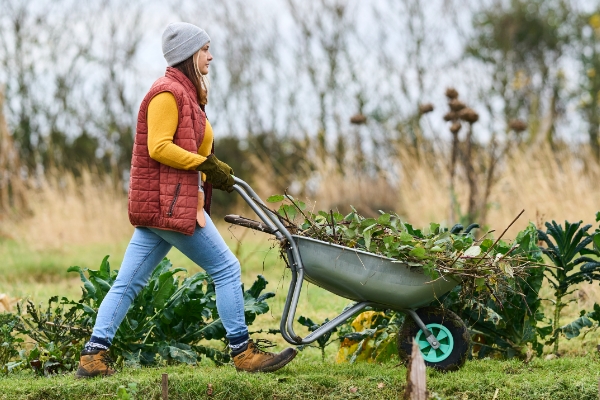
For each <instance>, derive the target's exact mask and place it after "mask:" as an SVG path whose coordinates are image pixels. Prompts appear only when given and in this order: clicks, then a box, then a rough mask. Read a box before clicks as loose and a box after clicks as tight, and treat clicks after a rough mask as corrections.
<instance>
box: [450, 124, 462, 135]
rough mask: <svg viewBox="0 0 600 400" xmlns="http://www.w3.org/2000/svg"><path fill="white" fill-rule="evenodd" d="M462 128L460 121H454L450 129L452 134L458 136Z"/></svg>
mask: <svg viewBox="0 0 600 400" xmlns="http://www.w3.org/2000/svg"><path fill="white" fill-rule="evenodd" d="M460 128H462V124H461V123H460V121H454V123H453V124H452V126H451V127H450V132H452V133H453V134H455V135H456V134H457V133H458V131H460Z"/></svg>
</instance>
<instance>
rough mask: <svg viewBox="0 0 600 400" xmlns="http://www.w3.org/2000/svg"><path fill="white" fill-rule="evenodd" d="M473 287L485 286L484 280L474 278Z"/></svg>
mask: <svg viewBox="0 0 600 400" xmlns="http://www.w3.org/2000/svg"><path fill="white" fill-rule="evenodd" d="M475 286H477V287H478V288H481V287H484V286H485V278H475Z"/></svg>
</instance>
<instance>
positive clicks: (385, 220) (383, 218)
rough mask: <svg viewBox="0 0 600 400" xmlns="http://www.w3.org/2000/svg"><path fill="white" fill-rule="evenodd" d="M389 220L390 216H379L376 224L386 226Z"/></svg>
mask: <svg viewBox="0 0 600 400" xmlns="http://www.w3.org/2000/svg"><path fill="white" fill-rule="evenodd" d="M390 219H391V215H390V214H381V215H380V216H379V218H377V223H378V224H381V225H388V224H389V223H390Z"/></svg>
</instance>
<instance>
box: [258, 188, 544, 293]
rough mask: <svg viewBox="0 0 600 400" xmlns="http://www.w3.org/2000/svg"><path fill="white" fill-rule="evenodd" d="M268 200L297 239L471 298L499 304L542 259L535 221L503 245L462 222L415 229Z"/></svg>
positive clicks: (280, 198)
mask: <svg viewBox="0 0 600 400" xmlns="http://www.w3.org/2000/svg"><path fill="white" fill-rule="evenodd" d="M267 201H268V202H269V203H279V202H281V203H282V204H281V205H280V207H279V209H278V210H276V213H277V215H278V216H279V218H280V220H281V221H282V222H283V223H284V224H285V226H286V227H287V229H288V230H290V232H291V233H292V234H294V235H299V236H304V237H309V238H313V239H318V240H322V241H325V242H328V243H333V244H337V245H341V246H345V247H349V248H353V249H358V250H363V251H367V252H370V253H374V254H377V255H380V256H384V257H387V258H391V259H393V260H394V262H398V263H401V264H405V265H408V266H410V267H422V268H423V271H424V272H425V274H426V275H428V276H429V277H430V278H431V280H432V281H434V280H436V279H449V278H453V279H456V280H459V281H461V282H462V284H461V286H462V293H463V295H466V294H468V295H469V296H470V297H471V298H472V297H479V298H483V297H487V298H489V296H492V298H493V299H494V300H496V301H501V298H502V297H503V294H504V293H506V292H507V291H514V290H515V288H516V286H515V279H516V278H526V276H527V275H528V273H527V270H528V269H529V268H532V267H537V266H539V265H540V262H541V261H542V259H541V251H540V250H539V248H538V247H537V240H538V239H537V230H536V227H535V226H534V225H533V224H531V223H530V224H529V225H528V226H527V228H525V229H524V230H523V231H521V232H519V233H518V235H517V237H516V239H515V240H513V241H505V240H502V235H503V234H504V233H503V234H502V235H500V236H499V237H498V239H494V238H493V236H492V235H493V233H494V232H493V231H489V232H486V233H483V234H482V235H481V236H480V237H476V236H475V235H474V230H475V228H479V227H478V225H476V224H473V225H470V226H468V227H467V228H466V229H465V228H464V227H463V226H462V225H459V224H457V225H455V226H453V227H451V228H444V227H442V226H441V225H440V224H437V223H431V224H430V225H429V227H427V228H426V229H416V228H414V227H413V226H412V225H411V224H409V223H407V222H404V221H402V219H401V218H400V216H399V215H397V214H395V213H385V212H383V211H380V215H379V216H378V217H377V218H366V217H364V216H362V215H360V214H359V213H358V212H357V211H356V209H354V207H351V210H352V211H351V212H350V213H349V214H347V215H345V216H344V215H342V214H340V213H339V212H336V211H333V210H330V211H318V212H312V211H309V210H307V207H306V204H305V203H304V202H302V201H299V200H297V199H294V198H293V197H292V196H289V195H274V196H271V197H269V198H268V199H267ZM272 211H273V212H275V210H272ZM517 218H518V217H517ZM515 220H516V219H515ZM513 222H514V221H513ZM509 227H510V225H509ZM507 229H508V227H507V228H506V229H505V230H504V232H506V230H507ZM479 230H480V229H477V231H479Z"/></svg>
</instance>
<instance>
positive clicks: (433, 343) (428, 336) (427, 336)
mask: <svg viewBox="0 0 600 400" xmlns="http://www.w3.org/2000/svg"><path fill="white" fill-rule="evenodd" d="M402 311H404V312H405V313H407V314H408V315H410V316H411V318H412V319H413V320H414V321H415V323H416V324H417V326H418V327H419V328H421V330H422V331H423V334H424V335H425V339H427V341H428V342H429V344H430V345H431V347H433V348H434V349H436V350H437V349H438V348H439V347H440V343H439V342H438V341H437V340H436V338H435V336H433V333H431V331H430V330H429V329H427V327H426V326H425V324H424V323H423V321H422V320H421V318H420V317H419V316H418V315H417V313H416V312H415V310H411V309H406V310H402Z"/></svg>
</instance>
